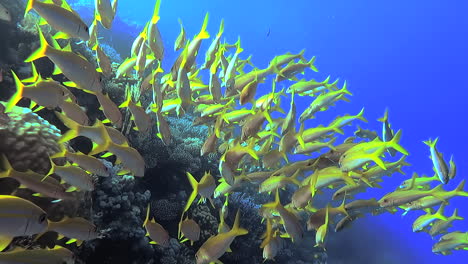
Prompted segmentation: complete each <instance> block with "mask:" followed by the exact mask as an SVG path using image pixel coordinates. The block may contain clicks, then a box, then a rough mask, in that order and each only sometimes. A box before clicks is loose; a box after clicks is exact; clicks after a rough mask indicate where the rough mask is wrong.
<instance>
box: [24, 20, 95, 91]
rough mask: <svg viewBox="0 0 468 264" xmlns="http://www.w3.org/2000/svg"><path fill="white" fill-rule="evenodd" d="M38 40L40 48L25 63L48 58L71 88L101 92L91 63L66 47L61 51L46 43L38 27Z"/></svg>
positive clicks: (57, 46) (56, 45)
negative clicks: (65, 78) (66, 79)
mask: <svg viewBox="0 0 468 264" xmlns="http://www.w3.org/2000/svg"><path fill="white" fill-rule="evenodd" d="M37 28H38V31H39V40H40V43H41V46H40V47H39V49H38V50H36V51H35V52H34V53H33V54H31V56H29V58H27V59H26V60H25V62H31V61H34V60H37V59H39V58H42V57H48V58H49V59H50V60H51V61H52V62H53V63H54V64H55V65H56V67H58V68H59V69H60V71H59V72H55V73H57V74H58V73H63V74H64V75H65V77H67V78H68V79H69V80H70V81H71V82H69V84H70V85H71V86H76V87H77V88H79V89H83V90H85V91H92V92H101V91H102V86H103V84H102V77H101V74H100V73H98V72H97V71H96V69H94V66H93V64H92V63H90V62H89V61H87V60H86V59H85V58H83V57H81V56H79V55H77V54H75V53H73V52H72V51H71V48H69V46H67V47H66V48H64V49H61V48H60V46H59V45H58V44H57V43H56V42H55V43H54V47H52V46H50V45H49V44H48V43H47V40H46V39H45V37H44V34H43V33H42V31H41V29H40V28H39V27H37Z"/></svg>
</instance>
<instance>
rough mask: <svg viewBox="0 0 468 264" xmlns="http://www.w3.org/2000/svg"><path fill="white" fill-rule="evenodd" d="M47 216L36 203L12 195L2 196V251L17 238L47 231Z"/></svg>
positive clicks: (0, 210) (0, 197)
mask: <svg viewBox="0 0 468 264" xmlns="http://www.w3.org/2000/svg"><path fill="white" fill-rule="evenodd" d="M47 225H48V220H47V214H46V213H45V211H44V210H42V209H41V208H40V207H39V206H37V205H35V204H34V203H32V202H30V201H28V200H25V199H23V198H19V197H16V196H12V195H0V251H3V250H4V249H5V248H6V247H7V246H8V245H9V244H10V243H11V241H12V240H13V238H14V237H17V236H31V235H34V234H40V233H43V232H44V231H45V230H46V229H47Z"/></svg>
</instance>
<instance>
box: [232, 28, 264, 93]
mask: <svg viewBox="0 0 468 264" xmlns="http://www.w3.org/2000/svg"><path fill="white" fill-rule="evenodd" d="M236 47H237V48H236V53H234V56H233V57H232V58H231V61H229V65H228V67H227V69H226V71H225V74H224V86H226V95H227V93H229V91H232V90H234V84H235V80H236V67H235V66H236V63H237V58H238V57H239V54H240V53H241V52H242V51H243V50H244V49H242V48H241V47H240V37H238V39H237V42H236ZM256 77H257V76H256ZM252 81H253V80H252Z"/></svg>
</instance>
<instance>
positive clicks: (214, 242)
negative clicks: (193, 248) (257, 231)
mask: <svg viewBox="0 0 468 264" xmlns="http://www.w3.org/2000/svg"><path fill="white" fill-rule="evenodd" d="M239 217H240V213H239V211H237V214H236V219H235V220H234V224H233V225H232V228H231V230H230V231H229V232H226V233H220V234H217V235H215V236H212V237H210V238H208V240H207V241H205V243H203V245H202V246H201V247H200V249H199V250H198V251H197V253H196V254H195V258H196V261H197V264H208V263H211V262H216V261H219V260H218V259H219V258H220V257H221V256H222V255H224V253H225V252H226V251H228V250H229V247H230V246H231V243H232V241H234V239H235V238H236V237H237V236H242V235H246V234H248V231H247V230H246V229H244V228H242V227H240V226H239V222H240V220H239Z"/></svg>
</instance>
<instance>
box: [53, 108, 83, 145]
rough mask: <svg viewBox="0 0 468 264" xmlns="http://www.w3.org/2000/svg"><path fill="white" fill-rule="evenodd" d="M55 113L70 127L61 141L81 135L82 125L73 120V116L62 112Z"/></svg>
mask: <svg viewBox="0 0 468 264" xmlns="http://www.w3.org/2000/svg"><path fill="white" fill-rule="evenodd" d="M55 115H56V116H57V117H58V119H60V121H62V123H63V124H64V125H65V126H66V127H68V128H69V130H68V131H67V132H65V134H63V135H62V137H61V138H60V140H59V142H60V143H63V142H67V141H70V140H72V139H74V138H76V137H77V136H78V135H79V133H80V129H81V127H82V126H81V125H80V124H78V123H77V122H75V121H74V120H72V119H71V118H69V117H68V116H66V115H64V114H62V113H59V112H55Z"/></svg>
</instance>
